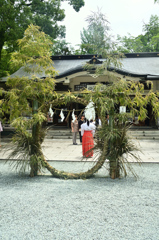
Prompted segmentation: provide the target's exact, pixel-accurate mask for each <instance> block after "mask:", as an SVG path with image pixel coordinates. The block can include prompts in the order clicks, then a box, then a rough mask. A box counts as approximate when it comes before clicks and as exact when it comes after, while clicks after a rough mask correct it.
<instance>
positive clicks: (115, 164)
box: [109, 159, 120, 179]
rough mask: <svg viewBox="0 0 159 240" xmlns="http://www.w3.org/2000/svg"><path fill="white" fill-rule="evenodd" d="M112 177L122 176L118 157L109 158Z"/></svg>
mask: <svg viewBox="0 0 159 240" xmlns="http://www.w3.org/2000/svg"><path fill="white" fill-rule="evenodd" d="M109 172H110V178H112V179H115V178H119V177H120V165H119V161H118V159H110V160H109Z"/></svg>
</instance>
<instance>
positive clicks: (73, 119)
mask: <svg viewBox="0 0 159 240" xmlns="http://www.w3.org/2000/svg"><path fill="white" fill-rule="evenodd" d="M74 112H75V109H73V111H72V122H74V121H75V119H76V118H75V113H74Z"/></svg>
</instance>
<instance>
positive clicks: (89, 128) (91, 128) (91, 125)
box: [81, 123, 96, 136]
mask: <svg viewBox="0 0 159 240" xmlns="http://www.w3.org/2000/svg"><path fill="white" fill-rule="evenodd" d="M95 129H96V126H95V125H94V123H89V126H88V125H87V123H83V124H82V125H81V136H83V134H84V131H91V132H92V134H93V136H94V133H95Z"/></svg>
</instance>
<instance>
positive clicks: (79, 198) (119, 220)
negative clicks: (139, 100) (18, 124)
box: [0, 161, 159, 240]
mask: <svg viewBox="0 0 159 240" xmlns="http://www.w3.org/2000/svg"><path fill="white" fill-rule="evenodd" d="M51 164H53V165H54V166H55V167H57V168H58V169H62V168H63V169H65V170H70V171H77V169H79V170H80V171H81V170H85V169H86V168H88V165H90V164H91V163H86V164H84V163H77V162H75V163H68V162H67V163H62V162H61V163H60V162H54V163H51ZM134 168H135V170H136V172H137V173H138V175H139V176H140V177H139V179H138V180H135V179H134V177H133V176H132V175H129V176H128V177H127V178H126V179H125V178H123V179H120V180H118V179H117V180H111V179H109V178H108V177H104V174H105V173H106V175H107V174H108V172H107V171H106V169H105V168H103V170H101V171H100V172H99V173H98V175H97V176H96V178H93V179H89V180H60V179H54V178H52V177H51V176H49V175H47V176H46V175H43V176H38V177H35V178H29V177H28V175H27V174H26V175H21V176H19V175H18V174H17V173H16V172H15V171H13V170H11V169H10V167H9V166H8V165H7V164H5V165H4V162H3V161H0V196H1V198H0V199H1V203H0V210H1V213H0V216H1V217H0V239H2V240H34V239H36V240H56V239H57V240H130V239H131V240H159V164H149V163H147V164H146V163H145V164H143V165H142V167H139V166H138V165H135V164H134Z"/></svg>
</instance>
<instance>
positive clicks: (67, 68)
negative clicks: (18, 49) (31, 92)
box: [3, 53, 159, 81]
mask: <svg viewBox="0 0 159 240" xmlns="http://www.w3.org/2000/svg"><path fill="white" fill-rule="evenodd" d="M125 55H126V57H125V58H123V59H121V62H122V67H121V68H120V69H115V70H116V71H117V72H119V73H121V74H124V75H129V76H134V77H140V76H143V77H145V79H159V53H141V54H125ZM92 57H95V56H94V55H72V56H71V55H70V56H53V57H52V60H53V66H54V68H55V70H56V71H58V75H57V78H62V77H66V76H69V75H71V74H73V73H76V72H81V71H84V68H83V67H84V65H85V64H86V62H88V61H89V60H91V59H92ZM99 60H101V61H104V59H102V58H99ZM111 69H114V68H113V66H112V68H111ZM24 75H25V76H28V77H30V74H29V73H26V72H24V68H23V67H22V68H20V69H19V70H18V71H17V72H15V73H14V74H12V75H11V77H14V76H19V77H21V76H24ZM38 77H41V78H43V77H45V73H44V71H42V72H41V73H39V74H38ZM3 80H4V81H5V80H6V78H3Z"/></svg>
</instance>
